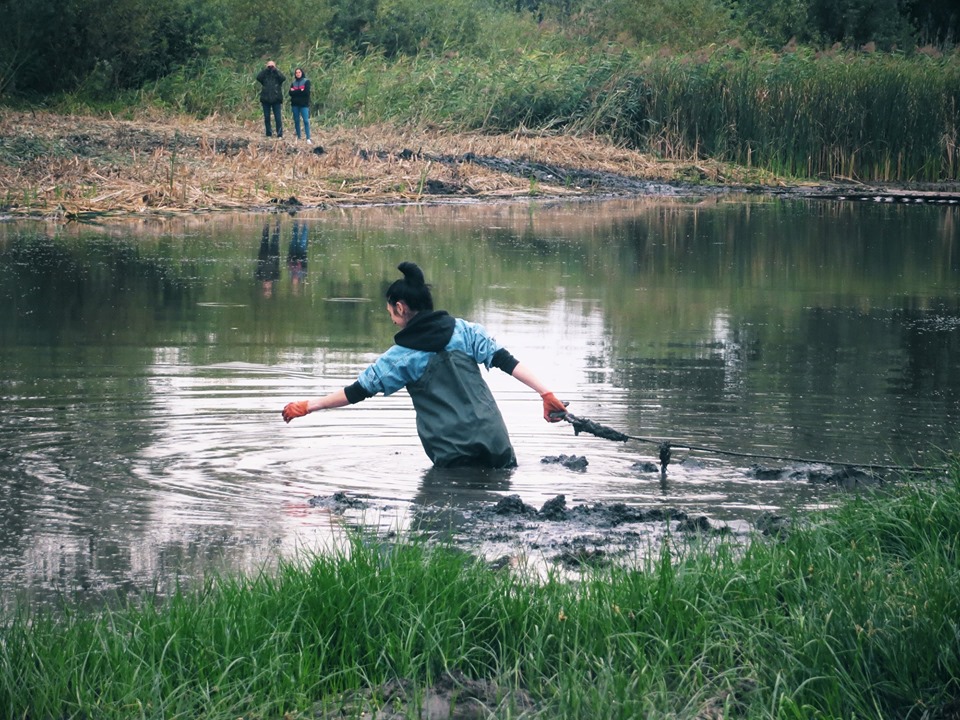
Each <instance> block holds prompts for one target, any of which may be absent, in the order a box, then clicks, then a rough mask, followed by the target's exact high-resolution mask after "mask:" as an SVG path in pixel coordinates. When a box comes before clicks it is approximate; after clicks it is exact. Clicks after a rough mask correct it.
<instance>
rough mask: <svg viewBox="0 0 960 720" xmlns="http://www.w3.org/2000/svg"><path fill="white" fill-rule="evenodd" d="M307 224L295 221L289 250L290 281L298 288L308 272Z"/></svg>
mask: <svg viewBox="0 0 960 720" xmlns="http://www.w3.org/2000/svg"><path fill="white" fill-rule="evenodd" d="M307 242H308V237H307V224H306V223H305V222H300V221H299V220H294V221H293V236H292V237H291V238H290V248H289V249H288V250H287V268H288V269H289V270H290V283H291V284H292V285H293V287H294V289H296V288H297V287H298V286H299V285H300V282H301V281H302V280H303V278H304V277H305V276H306V274H307Z"/></svg>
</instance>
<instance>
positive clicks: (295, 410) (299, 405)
mask: <svg viewBox="0 0 960 720" xmlns="http://www.w3.org/2000/svg"><path fill="white" fill-rule="evenodd" d="M309 412H310V408H309V407H307V401H306V400H298V401H297V402H292V403H287V406H286V407H285V408H284V409H283V413H282V415H283V421H284V422H290V421H291V420H293V419H294V418H298V417H303V416H304V415H307V414H308V413H309Z"/></svg>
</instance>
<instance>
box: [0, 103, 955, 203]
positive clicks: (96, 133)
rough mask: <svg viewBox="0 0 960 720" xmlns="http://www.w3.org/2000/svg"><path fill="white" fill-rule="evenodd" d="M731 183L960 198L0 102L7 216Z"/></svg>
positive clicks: (435, 136)
mask: <svg viewBox="0 0 960 720" xmlns="http://www.w3.org/2000/svg"><path fill="white" fill-rule="evenodd" d="M734 192H736V193H751V194H769V195H786V196H796V197H813V198H824V199H833V200H858V201H877V202H938V203H956V202H958V201H960V186H950V185H941V186H934V185H925V186H920V185H917V186H913V187H903V186H901V187H896V188H894V187H880V186H866V185H863V184H859V183H855V182H843V183H825V184H824V183H798V182H788V181H786V180H784V179H783V178H778V177H776V176H774V175H773V174H771V173H766V172H762V171H758V170H756V169H752V168H743V167H739V166H736V165H731V164H726V163H720V162H715V161H710V160H697V161H687V162H679V161H663V160H658V159H655V158H653V157H651V156H649V155H644V154H642V153H638V152H635V151H631V150H628V149H625V148H622V147H618V146H615V145H612V144H610V143H607V142H604V141H603V140H601V139H598V138H582V137H570V136H558V135H545V134H533V133H515V134H511V135H480V134H476V133H465V134H456V135H451V134H447V133H443V132H440V131H438V130H436V129H432V128H420V129H411V128H393V127H383V126H377V127H366V128H322V127H317V128H315V133H314V144H313V145H307V144H306V143H305V142H299V141H297V140H296V139H295V138H291V137H285V138H283V139H278V138H265V137H263V136H262V131H261V130H260V128H259V125H258V124H257V123H254V122H247V123H245V124H238V123H230V122H226V121H224V120H223V119H219V118H211V119H209V120H204V121H194V120H188V119H183V118H176V119H163V118H160V119H157V118H147V117H143V118H138V119H134V120H117V119H113V118H101V117H86V116H62V115H54V114H50V113H44V112H18V111H11V110H6V109H0V216H3V217H6V218H8V219H11V218H19V217H43V218H49V219H55V220H71V219H84V218H87V217H89V216H123V215H141V214H172V213H185V212H215V211H229V210H251V209H253V210H256V209H269V208H271V207H273V208H275V207H276V206H278V205H282V206H293V207H302V208H324V207H334V206H354V205H365V204H383V203H438V202H478V201H497V200H503V199H509V198H529V197H586V196H589V197H605V196H612V197H618V196H619V197H622V196H636V195H657V196H703V195H716V194H722V193H734Z"/></svg>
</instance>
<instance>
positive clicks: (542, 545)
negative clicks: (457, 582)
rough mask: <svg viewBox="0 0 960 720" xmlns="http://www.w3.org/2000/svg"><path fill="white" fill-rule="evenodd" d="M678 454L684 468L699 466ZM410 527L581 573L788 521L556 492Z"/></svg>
mask: <svg viewBox="0 0 960 720" xmlns="http://www.w3.org/2000/svg"><path fill="white" fill-rule="evenodd" d="M541 462H543V463H545V464H550V465H556V471H557V472H558V473H562V472H584V471H586V469H587V468H588V466H589V459H588V458H586V457H585V456H578V455H569V456H567V455H561V456H548V457H544V458H542V459H541ZM697 462H698V461H697V460H696V459H695V458H685V459H684V460H683V461H681V463H679V464H683V465H696V464H697ZM632 469H633V470H634V471H635V472H637V473H654V474H657V475H660V474H661V472H662V470H661V467H660V466H658V465H656V464H654V463H652V462H647V461H640V462H638V463H636V465H635V466H634V467H633V468H632ZM744 475H745V476H746V477H750V478H752V479H756V480H759V481H761V482H762V481H764V480H783V479H787V480H789V481H792V482H797V483H811V484H818V485H824V486H828V487H831V488H835V489H836V491H837V492H838V494H839V493H842V492H850V491H862V490H866V489H871V488H875V487H878V486H881V485H883V484H884V483H885V482H888V481H889V480H891V479H892V478H891V477H889V474H888V473H881V472H878V471H876V470H871V469H867V468H859V467H847V466H836V467H834V466H827V465H819V464H815V465H782V466H766V465H754V466H752V467H750V468H748V469H746V470H744ZM309 504H310V506H312V507H314V508H318V509H323V510H324V511H329V512H331V513H332V514H333V515H336V516H340V517H343V518H352V519H354V520H357V519H359V518H362V517H363V516H364V514H367V515H368V516H369V514H370V513H371V511H376V512H374V513H373V514H380V515H384V514H388V513H389V512H390V511H391V508H395V504H394V503H393V502H391V501H387V500H383V499H380V498H376V497H374V496H370V495H357V494H351V493H346V492H339V493H335V494H333V495H330V496H318V497H314V498H312V499H311V500H310V501H309ZM417 518H418V520H417V525H416V528H415V530H414V532H415V533H416V534H417V535H418V536H419V537H421V538H423V539H427V540H428V541H436V540H439V541H443V542H449V543H452V544H453V545H455V546H456V547H459V548H461V549H463V550H464V551H466V552H470V553H471V554H475V555H477V556H479V557H482V558H483V559H485V560H486V561H488V562H489V563H490V564H491V566H492V567H494V568H501V567H507V566H512V567H518V566H525V565H526V564H527V561H528V560H529V559H530V558H531V557H534V556H535V558H536V561H535V562H534V563H533V564H534V565H538V566H539V568H540V570H543V569H545V568H557V569H561V570H563V571H573V572H582V571H586V570H589V569H590V568H601V567H607V566H610V565H614V564H617V565H629V564H632V563H636V562H638V561H643V560H644V559H645V558H654V559H655V558H656V557H657V555H658V552H659V548H661V547H662V546H663V544H664V543H669V544H670V546H671V548H672V550H673V551H675V552H677V553H680V554H682V553H683V552H684V550H685V549H686V548H687V547H689V546H690V545H691V544H694V543H696V544H699V545H701V546H702V545H703V544H704V543H711V542H715V541H718V540H723V541H727V542H733V543H739V544H742V543H746V542H747V541H748V540H749V539H750V538H751V537H753V536H755V535H758V534H759V535H762V536H767V537H771V536H772V537H782V536H784V535H785V534H786V533H788V532H789V531H790V528H791V525H792V523H793V522H795V521H796V520H795V518H790V517H787V516H785V515H783V514H778V513H762V514H760V515H759V516H757V517H755V518H753V519H752V520H750V521H747V520H740V521H731V522H724V521H718V520H716V519H711V518H709V517H707V516H705V515H703V514H701V513H697V512H688V511H687V510H686V509H685V508H683V507H678V506H669V505H654V506H648V507H642V506H638V505H628V504H626V503H603V502H592V503H581V504H571V503H568V501H567V498H566V496H565V495H562V494H560V495H557V496H555V497H553V498H551V499H550V500H548V501H546V502H545V503H544V504H543V505H542V506H541V507H539V508H536V507H533V506H531V505H529V504H527V503H525V502H524V501H523V500H522V499H521V498H520V496H519V495H515V494H504V495H502V496H501V497H500V498H499V499H498V500H494V501H490V502H477V503H473V504H470V505H467V506H464V505H462V504H460V505H456V506H448V505H443V504H432V505H428V506H425V507H422V508H419V509H418V510H417Z"/></svg>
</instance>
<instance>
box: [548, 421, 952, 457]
mask: <svg viewBox="0 0 960 720" xmlns="http://www.w3.org/2000/svg"><path fill="white" fill-rule="evenodd" d="M563 419H564V420H566V421H567V422H568V423H570V424H571V425H572V426H573V433H574V435H579V434H580V433H582V432H585V433H587V434H589V435H596V436H597V437H599V438H603V439H605V440H613V441H615V442H626V441H627V440H637V441H639V442H645V443H651V444H653V445H656V446H657V447H658V448H659V451H660V470H661V472H665V471H666V469H667V465H668V464H669V463H670V451H671V450H672V449H673V448H679V449H681V450H697V451H700V452H708V453H713V454H716V455H731V456H733V457H743V458H759V459H762V460H780V461H786V462H800V463H809V464H812V465H836V466H844V467H858V468H866V469H868V470H894V471H899V472H934V471H938V470H945V469H946V467H944V466H941V467H922V466H919V465H914V466H911V467H907V466H905V465H871V464H865V463H851V462H838V461H836V460H820V459H815V458H804V457H790V456H788V455H762V454H759V453H746V452H736V451H733V450H721V449H719V448H711V447H706V446H703V445H681V444H679V443H671V442H670V441H669V440H656V439H654V438H645V437H638V436H636V435H627V434H625V433H622V432H620V431H619V430H614V429H613V428H610V427H607V426H606V425H600V424H599V423H596V422H594V421H593V420H588V419H586V418H581V417H577V416H576V415H574V414H572V413H566V414H565V415H564V416H563Z"/></svg>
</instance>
